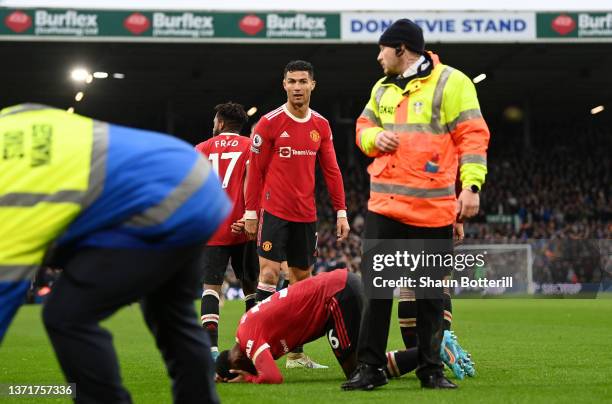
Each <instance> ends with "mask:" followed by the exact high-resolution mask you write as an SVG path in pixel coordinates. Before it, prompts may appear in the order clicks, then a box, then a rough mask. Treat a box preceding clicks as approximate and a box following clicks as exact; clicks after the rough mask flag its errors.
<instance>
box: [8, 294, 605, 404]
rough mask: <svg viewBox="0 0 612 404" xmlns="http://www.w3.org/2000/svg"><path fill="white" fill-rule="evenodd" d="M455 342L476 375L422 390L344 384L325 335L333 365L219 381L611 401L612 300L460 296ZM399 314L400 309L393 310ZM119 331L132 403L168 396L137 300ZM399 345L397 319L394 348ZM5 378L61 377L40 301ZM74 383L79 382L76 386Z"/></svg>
mask: <svg viewBox="0 0 612 404" xmlns="http://www.w3.org/2000/svg"><path fill="white" fill-rule="evenodd" d="M242 310H243V304H242V302H238V301H232V302H226V304H225V306H224V307H223V309H222V311H221V318H222V324H221V329H220V333H221V337H220V343H221V347H228V346H229V345H230V344H231V343H232V341H233V333H234V330H235V325H236V323H237V321H238V319H239V317H240V315H241V312H242ZM453 315H454V324H453V328H454V329H455V331H456V333H457V335H458V336H459V341H460V342H461V343H462V345H463V346H464V348H466V349H467V350H468V351H470V352H471V353H472V356H473V359H474V361H475V362H476V365H477V371H478V375H477V377H476V378H474V379H466V380H464V381H460V382H458V383H459V385H460V388H459V390H457V391H422V390H421V389H420V388H419V385H418V381H417V379H416V378H415V376H414V375H406V376H404V377H402V378H401V379H394V380H392V381H391V382H390V383H389V384H388V385H387V386H385V387H383V388H381V389H377V390H375V391H373V392H343V391H341V390H340V383H341V382H342V381H343V375H342V371H341V370H340V367H339V366H338V365H337V364H336V361H335V359H334V356H333V354H332V352H331V350H330V348H329V346H328V343H327V341H326V340H325V339H320V340H318V341H315V342H313V343H310V344H308V345H306V352H307V353H308V354H310V355H311V356H312V357H313V358H315V359H316V360H317V361H319V362H321V363H324V364H327V365H330V369H327V370H302V369H291V370H287V369H285V368H284V358H283V359H281V360H279V361H278V363H279V366H280V367H281V369H282V371H283V374H284V377H285V383H284V384H283V385H280V386H279V385H276V386H258V385H230V384H224V385H219V386H218V390H219V395H220V397H221V400H222V401H223V402H226V403H248V404H253V403H284V404H287V403H291V404H293V403H341V402H345V403H358V402H364V403H365V402H367V403H374V402H380V403H389V404H391V403H400V402H412V403H425V402H431V403H436V404H439V403H453V404H456V403H463V402H469V403H472V402H482V403H493V402H500V403H512V402H517V403H518V402H520V403H533V402H541V403H551V402H566V403H576V402H606V401H607V402H612V299H598V300H550V299H521V300H509V299H503V300H502V299H491V300H456V301H455V302H454V314H453ZM394 318H396V315H395V314H394ZM105 326H106V327H108V328H109V329H110V330H111V331H112V332H113V334H114V340H115V345H116V347H117V349H118V352H119V357H120V361H121V367H122V375H123V379H124V382H125V384H126V385H127V387H128V389H129V390H130V392H131V393H132V398H133V399H134V401H135V402H136V403H160V402H170V401H171V396H170V386H169V381H168V379H167V377H166V371H165V368H164V366H163V363H162V361H161V358H160V356H159V354H158V352H157V350H156V349H155V346H154V343H153V338H152V337H151V336H150V334H149V333H148V331H147V330H146V328H145V326H144V322H143V320H142V318H141V315H140V311H139V309H138V306H137V305H132V306H130V307H128V308H125V309H123V310H121V311H120V312H119V313H118V314H117V315H115V316H114V317H112V318H111V319H110V320H109V321H108V322H106V323H105ZM401 346H402V342H401V337H400V334H399V329H398V326H397V322H396V321H393V324H392V327H391V335H390V337H389V346H388V348H389V349H396V348H400V347H401ZM0 383H18V384H25V383H31V384H41V383H44V384H50V383H63V378H62V374H61V372H60V369H59V366H58V364H57V361H56V359H55V357H54V354H53V351H52V350H51V347H50V345H49V342H48V339H47V336H46V334H45V332H44V330H43V327H42V324H41V322H40V306H26V307H23V308H22V309H21V310H20V311H19V313H18V316H17V318H16V319H15V321H14V323H13V325H12V326H11V328H10V329H9V332H8V335H7V337H6V339H5V341H4V342H3V344H2V346H1V347H0ZM77 391H78V390H77ZM0 401H2V402H15V403H28V402H37V403H46V402H67V400H61V399H51V398H36V399H27V398H22V397H20V398H12V399H9V398H8V397H0Z"/></svg>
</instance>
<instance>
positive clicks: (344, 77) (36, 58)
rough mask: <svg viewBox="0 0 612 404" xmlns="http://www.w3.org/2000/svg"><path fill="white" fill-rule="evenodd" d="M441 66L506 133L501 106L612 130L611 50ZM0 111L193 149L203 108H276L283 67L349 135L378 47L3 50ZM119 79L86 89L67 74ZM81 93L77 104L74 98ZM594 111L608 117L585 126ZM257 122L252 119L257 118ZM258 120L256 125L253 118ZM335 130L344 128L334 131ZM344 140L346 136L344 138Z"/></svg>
mask: <svg viewBox="0 0 612 404" xmlns="http://www.w3.org/2000/svg"><path fill="white" fill-rule="evenodd" d="M432 48H433V50H435V51H436V52H437V53H439V54H440V57H441V59H442V61H443V62H445V63H447V64H449V65H451V66H455V67H457V68H459V69H461V70H462V71H464V72H465V73H466V74H467V75H468V76H470V77H472V78H473V77H475V76H476V75H478V74H480V73H485V74H487V79H486V80H484V81H483V82H481V83H479V84H477V89H478V93H479V98H480V102H481V106H482V109H483V112H484V114H485V117H486V118H487V120H488V121H489V122H490V123H491V124H492V125H493V126H496V125H497V123H498V122H502V121H503V119H504V118H503V117H504V111H505V110H506V109H507V107H508V106H517V107H519V108H521V109H524V110H525V112H526V113H527V114H528V115H530V118H531V119H533V120H538V121H543V120H544V121H548V122H558V123H563V122H567V123H568V125H573V124H578V123H582V122H585V121H588V120H589V119H597V120H598V121H599V122H604V120H606V121H607V122H608V123H612V94H611V93H610V90H609V89H610V88H612V75H610V74H609V72H610V71H612V43H586V44H577V43H559V44H542V43H530V44H529V43H528V44H432ZM0 54H2V55H3V58H2V59H3V61H2V64H0V89H1V91H0V105H3V106H6V105H8V104H14V103H20V102H25V101H32V102H40V103H46V104H51V105H55V106H58V107H61V108H68V107H70V106H74V107H75V108H76V111H77V112H79V113H83V114H85V115H90V116H93V117H97V118H100V119H105V120H110V121H113V122H118V123H124V124H130V125H134V126H138V127H144V128H151V129H156V130H161V131H168V132H170V133H175V134H177V135H179V136H181V137H184V138H186V139H188V140H190V141H196V140H197V138H198V137H201V136H203V134H205V133H208V132H209V131H210V129H211V125H212V124H211V122H212V118H213V116H212V107H213V106H214V105H215V104H217V103H220V102H224V101H227V100H233V101H235V102H241V103H243V104H245V106H246V107H247V108H249V107H250V106H256V107H257V108H258V109H259V113H265V112H266V111H267V110H270V109H272V108H274V107H276V106H278V105H280V104H281V103H282V102H284V100H285V96H284V92H283V89H282V87H281V75H282V69H283V67H284V65H285V64H286V63H287V62H288V61H289V60H292V59H305V60H309V61H311V62H312V63H313V64H314V66H315V71H316V79H317V89H316V90H315V92H314V93H313V101H312V106H313V108H314V109H316V110H318V111H319V112H321V113H323V114H324V115H326V116H328V117H329V118H330V120H331V121H332V124H333V123H334V122H340V121H343V122H345V123H346V125H347V131H348V130H349V129H350V127H352V126H353V125H354V119H355V118H356V116H358V115H359V113H360V112H361V110H362V109H363V106H364V103H365V102H366V100H367V97H368V95H369V91H370V88H371V86H372V85H373V83H374V82H375V81H376V80H377V79H378V78H379V77H380V76H381V71H380V67H379V66H378V64H377V62H376V54H377V47H376V45H375V44H367V45H366V44H300V45H297V44H250V45H244V44H221V43H199V44H198V43H191V44H172V43H158V44H153V43H92V42H88V43H65V42H63V43H62V42H0ZM76 66H85V67H87V68H89V69H91V71H92V72H93V71H105V72H109V73H111V74H112V73H113V72H120V73H123V74H125V79H123V80H114V79H112V78H108V79H105V80H97V79H96V80H94V81H93V83H92V84H90V85H86V86H85V87H84V88H81V87H79V86H78V85H77V84H75V83H74V82H73V81H72V80H71V79H70V71H71V69H72V68H74V67H76ZM80 90H83V91H84V98H83V100H82V101H81V102H78V103H77V102H75V100H74V97H75V94H76V92H77V91H80ZM597 105H605V107H606V110H605V111H603V112H602V113H600V114H598V115H597V116H596V117H591V115H590V113H589V111H590V109H591V108H593V107H595V106H597ZM257 116H259V114H258V115H257ZM257 116H256V117H257ZM336 118H342V119H340V120H338V119H336ZM351 130H352V129H351Z"/></svg>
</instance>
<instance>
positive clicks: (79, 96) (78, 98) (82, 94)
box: [74, 91, 85, 102]
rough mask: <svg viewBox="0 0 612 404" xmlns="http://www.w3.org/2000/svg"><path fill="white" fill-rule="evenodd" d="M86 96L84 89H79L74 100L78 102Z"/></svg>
mask: <svg viewBox="0 0 612 404" xmlns="http://www.w3.org/2000/svg"><path fill="white" fill-rule="evenodd" d="M84 96H85V94H84V93H83V92H82V91H79V92H78V93H76V95H75V96H74V100H75V101H76V102H79V101H81V100H82V99H83V97H84Z"/></svg>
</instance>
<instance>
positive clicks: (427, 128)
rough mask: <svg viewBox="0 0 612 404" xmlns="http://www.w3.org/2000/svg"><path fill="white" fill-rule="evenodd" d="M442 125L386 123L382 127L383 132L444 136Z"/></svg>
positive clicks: (444, 131)
mask: <svg viewBox="0 0 612 404" xmlns="http://www.w3.org/2000/svg"><path fill="white" fill-rule="evenodd" d="M441 127H442V125H437V126H436V127H434V126H432V125H430V124H428V123H386V124H384V125H383V128H384V129H385V130H389V131H391V132H395V133H407V132H421V133H429V134H433V135H446V134H448V132H446V130H445V129H441ZM436 131H439V132H436Z"/></svg>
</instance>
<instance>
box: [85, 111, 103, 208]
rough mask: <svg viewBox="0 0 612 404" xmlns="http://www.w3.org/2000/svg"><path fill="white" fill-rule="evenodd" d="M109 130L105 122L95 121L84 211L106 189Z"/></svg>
mask: <svg viewBox="0 0 612 404" xmlns="http://www.w3.org/2000/svg"><path fill="white" fill-rule="evenodd" d="M108 128H109V125H108V124H107V123H105V122H100V121H95V120H94V121H93V141H92V145H91V162H90V166H89V183H88V187H87V193H86V194H85V197H84V198H83V200H82V202H81V205H82V208H83V209H85V208H87V207H88V206H89V205H91V204H92V203H93V202H94V201H95V200H96V199H97V198H98V197H99V196H100V194H101V193H102V190H103V189H104V181H105V180H106V159H107V157H108V137H109V134H108Z"/></svg>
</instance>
